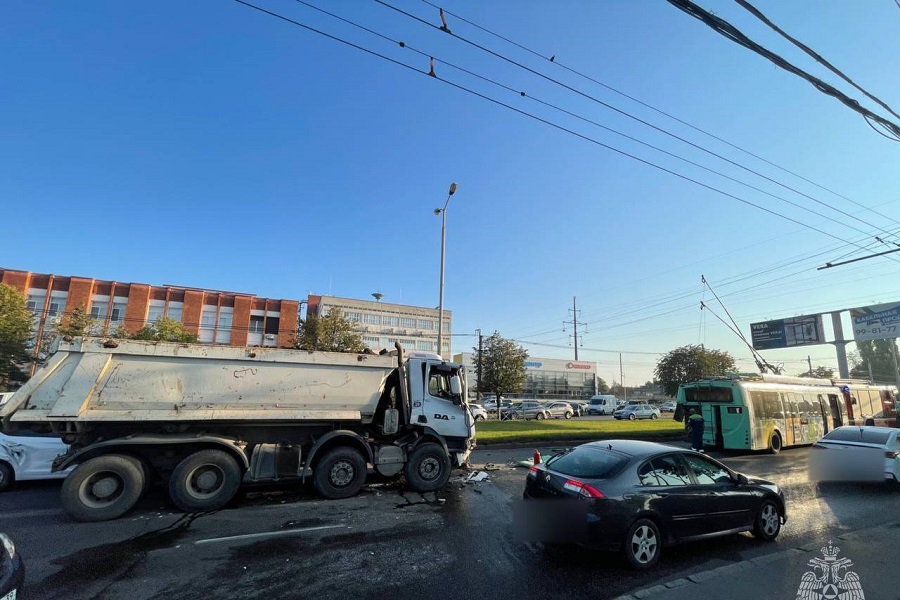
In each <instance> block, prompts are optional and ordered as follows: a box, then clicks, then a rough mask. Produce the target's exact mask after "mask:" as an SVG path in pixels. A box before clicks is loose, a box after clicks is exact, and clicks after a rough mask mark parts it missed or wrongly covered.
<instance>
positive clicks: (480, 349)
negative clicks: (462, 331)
mask: <svg viewBox="0 0 900 600" xmlns="http://www.w3.org/2000/svg"><path fill="white" fill-rule="evenodd" d="M475 331H476V332H478V373H477V374H476V377H478V391H477V395H478V404H481V359H482V357H483V356H484V355H483V354H482V352H483V346H482V337H481V330H480V329H476V330H475ZM497 411H498V414H499V411H500V407H499V406H498V407H497Z"/></svg>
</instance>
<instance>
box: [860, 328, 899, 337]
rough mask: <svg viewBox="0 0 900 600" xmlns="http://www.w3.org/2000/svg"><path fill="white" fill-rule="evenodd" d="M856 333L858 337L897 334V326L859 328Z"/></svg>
mask: <svg viewBox="0 0 900 600" xmlns="http://www.w3.org/2000/svg"><path fill="white" fill-rule="evenodd" d="M854 333H855V334H856V336H857V337H859V336H862V335H881V334H885V335H887V334H891V333H897V326H896V325H885V326H884V327H857V328H856V329H855V330H854Z"/></svg>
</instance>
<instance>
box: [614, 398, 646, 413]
mask: <svg viewBox="0 0 900 600" xmlns="http://www.w3.org/2000/svg"><path fill="white" fill-rule="evenodd" d="M638 404H642V402H641V401H640V400H628V401H627V402H624V403H622V404H619V405H618V406H616V409H615V410H614V411H613V416H614V417H615V416H616V415H617V414H620V413H621V412H622V411H623V410H625V408H627V407H629V406H637V405H638Z"/></svg>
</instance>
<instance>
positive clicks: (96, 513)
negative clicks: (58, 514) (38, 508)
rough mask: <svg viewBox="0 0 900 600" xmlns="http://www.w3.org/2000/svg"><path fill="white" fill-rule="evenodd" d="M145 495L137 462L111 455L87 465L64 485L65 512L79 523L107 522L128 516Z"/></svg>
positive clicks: (93, 460) (125, 457)
mask: <svg viewBox="0 0 900 600" xmlns="http://www.w3.org/2000/svg"><path fill="white" fill-rule="evenodd" d="M143 491H144V470H143V469H142V468H141V464H140V462H139V461H138V460H137V459H136V458H132V457H130V456H125V455H122V454H108V455H106V456H98V457H96V458H92V459H90V460H88V461H85V462H83V463H81V464H80V465H78V467H77V468H76V469H75V470H74V471H72V472H71V473H69V476H68V477H66V479H65V481H63V484H62V490H61V500H62V505H63V509H64V510H65V511H66V512H67V513H69V515H71V516H72V517H74V518H75V519H78V520H79V521H106V520H108V519H115V518H117V517H121V516H122V515H124V514H125V513H127V512H128V511H129V510H131V508H132V507H133V506H134V505H135V504H136V503H137V501H138V499H140V497H141V494H142V493H143Z"/></svg>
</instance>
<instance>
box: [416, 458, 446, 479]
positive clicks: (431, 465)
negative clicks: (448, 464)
mask: <svg viewBox="0 0 900 600" xmlns="http://www.w3.org/2000/svg"><path fill="white" fill-rule="evenodd" d="M440 470H441V466H440V464H438V461H437V459H435V458H431V457H429V458H426V459H425V460H423V461H422V462H421V463H419V475H420V476H421V477H422V479H434V478H435V477H437V475H438V473H440Z"/></svg>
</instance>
